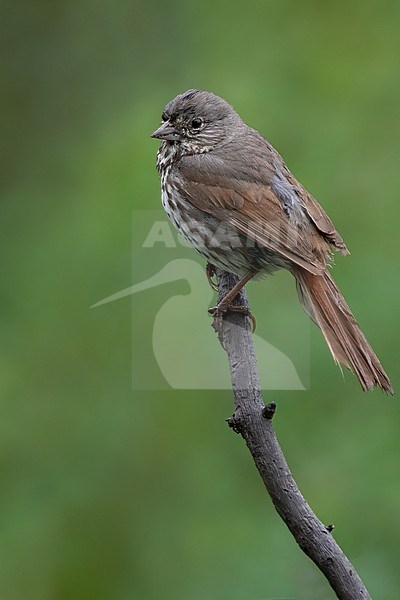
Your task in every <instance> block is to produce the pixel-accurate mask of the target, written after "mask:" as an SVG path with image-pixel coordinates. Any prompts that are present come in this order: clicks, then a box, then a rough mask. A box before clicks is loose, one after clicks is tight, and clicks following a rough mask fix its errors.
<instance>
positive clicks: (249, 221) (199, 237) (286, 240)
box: [151, 89, 393, 393]
mask: <svg viewBox="0 0 400 600" xmlns="http://www.w3.org/2000/svg"><path fill="white" fill-rule="evenodd" d="M151 137H153V138H157V139H159V140H161V143H160V147H159V150H158V154H157V169H158V172H159V174H160V179H161V201H162V204H163V207H164V209H165V212H166V213H167V215H168V217H169V219H170V220H171V222H172V223H173V225H174V226H175V227H176V229H177V230H178V232H179V233H181V234H182V235H183V237H184V238H185V239H186V240H187V241H188V242H190V244H191V245H192V246H193V247H194V248H195V249H196V250H197V251H198V252H199V253H200V254H201V255H203V256H204V257H205V258H206V260H207V261H208V263H209V265H211V267H210V266H209V267H208V273H209V275H210V273H212V270H213V268H220V269H222V270H224V271H228V272H230V273H234V274H235V275H237V276H238V277H239V278H240V280H239V282H238V284H237V285H236V286H235V287H234V288H233V289H232V290H231V292H229V294H227V296H225V298H223V299H222V301H221V302H220V303H219V304H218V305H217V307H216V309H215V310H218V311H221V312H224V311H226V310H230V309H231V302H232V300H233V299H234V298H235V296H236V295H237V294H238V292H239V291H240V289H241V288H242V287H243V286H244V285H245V284H246V283H247V282H248V281H249V280H250V279H253V278H254V279H258V278H261V277H263V276H265V275H268V274H271V273H273V272H275V271H277V270H279V269H287V270H288V271H290V272H291V273H292V275H293V276H294V278H295V280H296V287H297V292H298V296H299V299H300V302H301V304H302V306H303V308H304V310H305V311H306V313H307V314H308V315H309V317H310V318H311V319H312V320H313V321H314V322H315V323H316V324H317V325H318V327H319V328H320V329H321V331H322V333H323V335H324V337H325V340H326V342H327V344H328V346H329V349H330V351H331V353H332V356H333V358H334V360H335V361H336V362H337V363H338V364H339V365H344V366H345V367H347V368H349V369H350V370H352V371H353V372H354V373H355V375H356V377H357V378H358V381H359V382H360V385H361V387H362V389H363V390H370V389H373V388H374V387H380V388H381V389H382V390H384V391H386V392H390V393H393V389H392V386H391V383H390V381H389V378H388V376H387V375H386V373H385V371H384V369H383V367H382V365H381V364H380V362H379V360H378V358H377V356H376V355H375V353H374V351H373V350H372V348H371V346H370V345H369V343H368V341H367V339H366V338H365V336H364V334H363V332H362V331H361V329H360V327H359V325H358V323H357V321H356V320H355V318H354V316H353V314H352V312H351V310H350V308H349V306H348V304H347V303H346V301H345V299H344V298H343V296H342V294H341V292H340V291H339V289H338V287H337V286H336V284H335V282H334V280H333V278H332V276H331V275H330V273H329V271H328V268H329V267H330V266H331V265H332V260H333V252H334V251H338V252H340V253H342V254H344V255H346V254H348V253H349V252H348V249H347V247H346V245H345V243H344V241H343V239H342V238H341V236H340V235H339V233H338V232H337V230H336V229H335V227H334V225H333V223H332V221H331V220H330V218H329V217H328V215H327V214H326V212H325V211H324V210H323V208H322V207H321V206H320V205H319V204H318V202H317V201H316V200H315V199H314V198H313V197H312V195H311V194H310V193H309V192H308V191H307V190H306V189H305V188H304V187H303V186H302V185H301V183H299V181H297V179H296V178H295V177H294V176H293V175H292V173H291V172H290V171H289V169H288V167H287V166H286V164H285V163H284V161H283V159H282V157H281V156H280V154H279V153H278V152H277V151H276V150H275V149H274V148H273V146H272V145H271V144H270V143H269V142H268V141H267V140H266V139H265V138H264V137H263V136H262V135H261V134H260V133H259V132H258V131H256V130H255V129H253V128H251V127H249V126H248V125H246V124H245V123H244V122H243V121H242V119H241V118H240V116H239V115H238V114H237V113H236V111H235V110H234V109H233V108H232V106H231V105H230V104H228V102H226V101H225V100H224V99H223V98H220V97H219V96H216V95H215V94H213V93H211V92H207V91H202V90H196V89H191V90H188V91H186V92H184V93H182V94H179V95H178V96H176V98H174V99H173V100H171V101H170V102H169V103H168V104H167V105H166V106H165V108H164V110H163V113H162V124H161V126H160V127H159V128H158V129H157V130H156V131H155V132H154V133H153V134H152V136H151Z"/></svg>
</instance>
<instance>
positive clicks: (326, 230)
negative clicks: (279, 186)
mask: <svg viewBox="0 0 400 600" xmlns="http://www.w3.org/2000/svg"><path fill="white" fill-rule="evenodd" d="M283 170H284V175H285V176H286V179H287V180H288V181H289V182H290V183H291V184H292V185H293V187H294V188H295V190H296V192H297V194H298V195H299V197H300V199H301V203H302V205H303V206H304V208H305V209H306V211H307V214H308V216H309V217H310V219H311V220H312V221H313V222H314V224H315V225H316V227H317V228H318V229H319V231H320V232H321V233H322V234H323V236H324V237H325V239H326V240H327V241H328V242H329V243H330V244H332V246H333V247H334V248H335V249H336V250H338V251H339V252H341V253H342V254H344V255H346V254H349V251H348V249H347V246H346V244H345V243H344V241H343V239H342V238H341V236H340V235H339V233H338V232H337V231H336V229H335V227H334V225H333V223H332V221H331V220H330V218H329V217H328V215H327V214H326V212H325V211H324V209H323V208H322V206H320V205H319V204H318V202H317V201H316V200H315V198H313V197H312V196H311V194H310V193H309V192H307V190H306V189H305V188H304V187H303V186H302V185H301V183H300V182H299V181H297V179H296V178H295V177H294V176H293V175H292V173H291V172H290V171H289V169H288V168H287V167H286V165H283Z"/></svg>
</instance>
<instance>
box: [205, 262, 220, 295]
mask: <svg viewBox="0 0 400 600" xmlns="http://www.w3.org/2000/svg"><path fill="white" fill-rule="evenodd" d="M206 275H207V281H208V283H209V284H210V287H211V288H212V289H213V290H214V292H218V283H217V282H216V281H214V280H213V277H214V276H215V275H216V272H215V267H214V265H212V264H211V263H210V262H208V263H207V265H206Z"/></svg>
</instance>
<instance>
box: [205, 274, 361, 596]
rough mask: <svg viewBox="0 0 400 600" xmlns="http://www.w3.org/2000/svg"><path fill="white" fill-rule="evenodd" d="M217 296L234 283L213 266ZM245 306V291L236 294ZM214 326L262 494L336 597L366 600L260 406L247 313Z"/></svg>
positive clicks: (269, 413)
mask: <svg viewBox="0 0 400 600" xmlns="http://www.w3.org/2000/svg"><path fill="white" fill-rule="evenodd" d="M217 276H218V285H219V298H218V300H220V299H221V298H222V297H223V296H225V295H226V293H227V292H228V291H229V290H230V289H232V287H233V285H234V284H235V283H236V282H237V278H236V277H235V276H234V275H231V274H229V273H225V272H223V271H219V270H218V271H217ZM236 302H237V303H238V304H245V305H246V306H248V301H247V297H246V293H245V292H244V291H243V292H242V293H241V295H240V297H238V298H237V300H236ZM213 326H214V329H215V331H216V332H217V334H218V337H219V340H220V342H221V344H222V347H223V348H224V349H225V351H226V353H227V355H228V360H229V367H230V371H231V380H232V388H233V393H234V401H235V412H234V414H233V416H232V417H231V418H230V419H229V420H228V424H229V426H230V427H232V429H234V431H236V432H237V433H240V434H241V435H242V437H243V438H244V440H245V442H246V444H247V447H248V448H249V450H250V452H251V454H252V457H253V460H254V462H255V464H256V467H257V469H258V471H259V473H260V475H261V477H262V480H263V481H264V484H265V487H266V488H267V491H268V494H269V495H270V497H271V499H272V502H273V503H274V506H275V508H276V510H277V511H278V513H279V515H280V517H281V518H282V519H283V520H284V522H285V523H286V525H287V526H288V528H289V530H290V532H291V533H292V535H293V537H294V538H295V540H296V542H297V543H298V545H299V546H300V548H301V549H302V550H303V552H305V553H306V554H307V556H309V557H310V558H311V560H312V561H313V562H314V563H315V564H316V565H317V567H318V568H319V569H320V571H322V573H323V574H324V575H325V577H326V578H327V580H328V581H329V583H330V585H331V586H332V588H333V590H334V591H335V593H336V595H337V597H338V598H340V599H341V600H361V599H362V600H368V599H369V600H371V598H370V595H369V594H368V591H367V589H366V588H365V586H364V584H363V582H362V581H361V579H360V577H359V575H358V574H357V572H356V570H355V569H354V567H353V566H352V564H351V563H350V561H349V559H348V558H347V557H346V556H345V554H344V553H343V551H342V550H341V548H340V547H339V545H338V544H337V543H336V541H335V540H334V538H333V536H332V533H331V531H332V529H333V526H332V525H326V526H325V525H324V524H323V523H321V521H320V520H319V519H318V518H317V517H316V515H315V514H314V513H313V511H312V510H311V508H310V507H309V505H308V504H307V502H306V501H305V499H304V498H303V496H302V494H301V492H300V490H299V488H298V486H297V484H296V482H295V480H294V478H293V475H292V474H291V472H290V469H289V467H288V464H287V462H286V460H285V457H284V455H283V452H282V450H281V447H280V446H279V443H278V440H277V438H276V435H275V431H274V428H273V426H272V418H273V416H274V413H275V408H276V406H275V404H274V403H273V402H271V403H270V404H267V405H266V406H265V404H264V402H263V399H262V394H261V386H260V379H259V374H258V368H257V361H256V355H255V352H254V345H253V337H252V333H251V326H250V323H249V319H248V317H245V316H244V315H243V314H238V313H227V314H225V315H224V318H223V319H220V318H218V317H215V318H214V323H213Z"/></svg>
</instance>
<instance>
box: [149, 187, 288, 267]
mask: <svg viewBox="0 0 400 600" xmlns="http://www.w3.org/2000/svg"><path fill="white" fill-rule="evenodd" d="M162 189H163V192H162V195H161V200H162V204H163V207H164V210H165V212H166V213H167V216H168V218H169V219H170V221H171V222H172V224H173V225H174V227H175V228H176V229H177V231H178V232H179V233H180V234H181V235H182V236H183V237H184V238H185V240H186V241H187V242H189V244H190V245H191V246H193V247H194V248H195V249H196V250H197V252H199V253H200V254H201V255H202V256H204V257H205V258H206V259H207V260H208V261H209V262H211V263H212V264H213V265H214V266H216V267H219V268H220V269H223V270H225V271H229V272H230V273H235V274H236V275H238V276H239V277H243V276H244V275H245V274H246V273H247V272H248V271H249V270H250V269H255V270H259V271H260V275H266V274H268V273H273V272H274V271H276V270H278V269H281V268H285V267H286V268H287V267H288V266H289V264H288V261H287V260H286V259H284V258H283V257H282V256H280V255H279V254H277V253H275V252H273V251H272V250H269V249H268V248H265V247H263V246H260V244H258V243H257V242H254V241H252V240H249V239H248V238H247V237H246V236H244V235H242V234H240V233H238V232H237V230H236V229H235V228H234V227H232V226H231V225H229V224H227V223H225V222H223V221H220V220H219V219H217V218H215V217H213V216H212V215H211V214H209V213H206V212H204V211H202V210H200V209H198V208H196V207H195V206H193V204H191V203H190V202H188V201H187V200H186V199H185V198H184V197H183V196H181V194H179V193H178V192H177V191H176V190H174V189H173V188H171V186H169V185H168V184H167V185H165V186H162Z"/></svg>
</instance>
